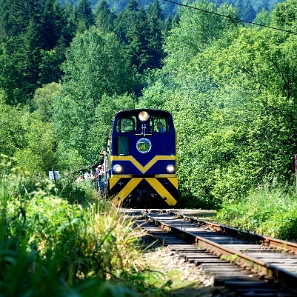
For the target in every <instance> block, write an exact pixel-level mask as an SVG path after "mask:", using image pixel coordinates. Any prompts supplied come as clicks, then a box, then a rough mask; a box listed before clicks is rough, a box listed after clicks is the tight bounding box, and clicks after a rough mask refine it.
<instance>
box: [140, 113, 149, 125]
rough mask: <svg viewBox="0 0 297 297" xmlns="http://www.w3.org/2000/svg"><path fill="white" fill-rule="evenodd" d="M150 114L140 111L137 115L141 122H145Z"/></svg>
mask: <svg viewBox="0 0 297 297" xmlns="http://www.w3.org/2000/svg"><path fill="white" fill-rule="evenodd" d="M149 117H150V115H149V114H148V113H147V112H146V111H141V112H140V113H139V115H138V118H139V120H140V121H142V122H146V121H147V120H148V119H149Z"/></svg>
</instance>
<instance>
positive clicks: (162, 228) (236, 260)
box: [126, 210, 297, 297]
mask: <svg viewBox="0 0 297 297" xmlns="http://www.w3.org/2000/svg"><path fill="white" fill-rule="evenodd" d="M126 213H127V214H129V215H131V216H133V217H134V219H135V222H136V223H137V224H138V225H139V226H141V228H142V229H144V230H146V232H147V233H149V234H150V235H151V236H154V237H155V238H157V239H158V240H159V241H161V242H162V243H163V245H165V246H168V248H170V249H171V250H172V251H173V252H174V253H176V254H178V257H179V258H180V259H183V260H184V262H188V263H193V264H194V265H196V266H199V268H200V271H201V273H204V274H209V275H210V276H211V279H212V285H213V286H225V287H226V288H229V289H230V290H231V291H233V292H234V294H235V296H287V297H289V296H290V297H293V296H297V245H296V244H294V243H289V242H285V241H281V240H275V239H272V238H266V237H262V236H259V235H254V234H248V233H242V232H240V231H239V230H236V229H234V228H230V227H226V226H222V225H218V224H214V223H208V222H206V221H201V220H197V219H195V218H191V217H189V216H185V215H183V214H182V212H181V211H180V210H179V211H178V213H176V212H174V211H168V210H167V211H164V210H160V211H159V210H145V211H144V210H143V211H141V210H137V211H136V210H133V211H131V212H129V211H126Z"/></svg>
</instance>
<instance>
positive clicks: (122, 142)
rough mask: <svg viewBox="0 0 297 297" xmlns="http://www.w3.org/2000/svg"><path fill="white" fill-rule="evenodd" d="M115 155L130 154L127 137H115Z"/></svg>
mask: <svg viewBox="0 0 297 297" xmlns="http://www.w3.org/2000/svg"><path fill="white" fill-rule="evenodd" d="M115 147H116V155H118V156H128V155H129V154H130V141H129V137H128V136H117V137H116V139H115Z"/></svg>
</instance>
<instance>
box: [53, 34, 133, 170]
mask: <svg viewBox="0 0 297 297" xmlns="http://www.w3.org/2000/svg"><path fill="white" fill-rule="evenodd" d="M126 57H127V56H126V54H125V52H124V50H123V49H122V47H121V45H120V43H119V42H118V41H117V40H116V38H115V36H114V35H113V34H108V35H105V36H104V35H102V33H100V32H99V31H98V30H96V29H91V30H89V31H86V32H84V33H83V34H80V35H78V36H77V37H76V38H74V40H73V43H72V44H71V47H70V49H69V51H68V52H67V55H66V62H65V64H64V66H63V70H64V72H65V76H64V81H63V84H62V86H63V94H62V95H61V96H60V97H59V98H56V100H55V103H54V129H55V133H56V136H57V141H58V142H59V144H58V152H60V154H59V155H63V156H64V158H62V159H61V161H62V162H63V163H64V164H65V163H67V162H68V168H69V167H72V168H73V165H75V166H77V167H76V168H78V164H77V163H73V161H74V162H77V159H81V160H82V162H79V164H81V163H86V164H90V163H91V162H93V163H94V162H96V160H97V158H98V153H99V152H101V150H102V149H103V143H105V140H106V137H107V135H108V134H106V132H107V131H106V123H108V125H109V128H110V123H111V119H112V116H113V115H114V113H115V111H118V110H115V109H114V108H115V107H116V108H121V107H120V106H119V104H118V105H116V106H115V107H114V106H113V104H112V103H111V102H107V101H104V104H102V100H103V99H102V98H103V97H104V96H109V97H113V96H114V98H115V99H114V100H115V101H116V100H117V99H116V97H117V96H121V95H122V94H124V93H126V92H127V93H129V92H131V91H132V86H133V71H132V70H131V68H130V67H129V62H127V59H126ZM112 100H113V99H112ZM129 100H131V101H132V102H133V99H131V98H130V99H129ZM120 101H121V99H119V102H120ZM108 106H110V107H111V108H112V113H111V112H110V110H109V108H108ZM105 110H106V111H105ZM105 112H106V115H105V116H104V117H103V118H102V115H104V113H105ZM101 123H104V125H103V126H101V125H100V124H101ZM66 155H68V156H69V157H67V156H66ZM65 157H66V159H65ZM74 169H75V168H74Z"/></svg>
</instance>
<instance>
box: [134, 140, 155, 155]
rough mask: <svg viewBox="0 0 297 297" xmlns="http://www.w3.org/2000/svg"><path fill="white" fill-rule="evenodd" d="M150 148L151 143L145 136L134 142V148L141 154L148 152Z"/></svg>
mask: <svg viewBox="0 0 297 297" xmlns="http://www.w3.org/2000/svg"><path fill="white" fill-rule="evenodd" d="M151 148H152V143H151V142H150V140H149V139H147V138H140V139H139V140H138V141H137V142H136V149H137V150H138V151H139V152H140V153H142V154H146V153H148V152H149V151H150V150H151Z"/></svg>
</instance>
